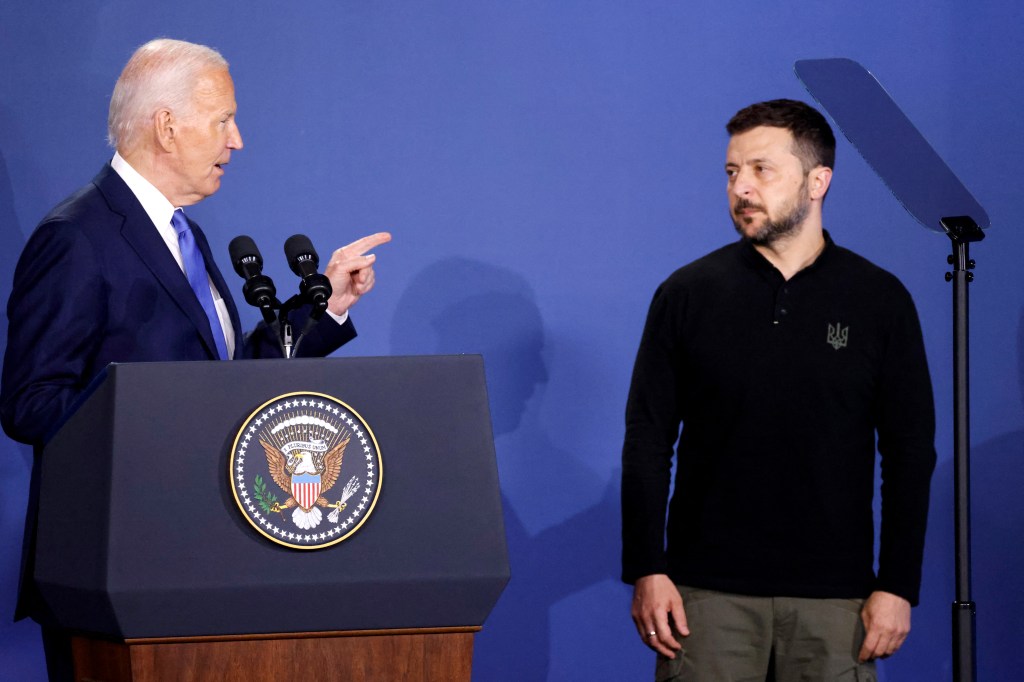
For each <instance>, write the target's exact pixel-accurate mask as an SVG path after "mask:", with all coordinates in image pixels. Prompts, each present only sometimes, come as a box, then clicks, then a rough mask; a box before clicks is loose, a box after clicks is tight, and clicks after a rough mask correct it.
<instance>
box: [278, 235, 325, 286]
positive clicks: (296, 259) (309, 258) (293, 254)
mask: <svg viewBox="0 0 1024 682" xmlns="http://www.w3.org/2000/svg"><path fill="white" fill-rule="evenodd" d="M284 255H285V258H287V259H288V267H290V268H291V269H292V272H294V273H295V274H296V275H299V276H300V277H303V276H304V275H305V274H306V273H303V272H302V265H301V264H303V263H312V264H313V270H314V272H315V271H316V267H317V266H318V265H320V257H319V256H317V254H316V249H314V248H313V242H311V241H310V240H309V237H307V236H306V235H304V234H293V235H292V236H291V237H288V239H287V240H285V242H284Z"/></svg>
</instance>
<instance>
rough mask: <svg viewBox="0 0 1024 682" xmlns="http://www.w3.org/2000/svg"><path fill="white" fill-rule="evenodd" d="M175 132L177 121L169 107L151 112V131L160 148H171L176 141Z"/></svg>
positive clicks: (164, 149) (169, 149)
mask: <svg viewBox="0 0 1024 682" xmlns="http://www.w3.org/2000/svg"><path fill="white" fill-rule="evenodd" d="M177 132H178V126H177V121H176V119H175V118H174V114H172V113H171V111H170V110H169V109H160V110H159V111H157V112H156V113H155V114H153V133H154V135H155V136H156V141H157V144H158V145H159V146H160V149H162V150H163V151H165V152H169V151H171V150H173V149H174V146H175V144H176V142H177V137H176V136H177Z"/></svg>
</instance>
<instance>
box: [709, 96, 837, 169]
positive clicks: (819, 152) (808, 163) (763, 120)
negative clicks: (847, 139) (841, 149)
mask: <svg viewBox="0 0 1024 682" xmlns="http://www.w3.org/2000/svg"><path fill="white" fill-rule="evenodd" d="M760 126H768V127H770V128H784V129H785V130H788V131H789V132H790V133H791V134H792V135H793V142H794V145H795V147H796V149H795V150H794V153H795V154H796V155H797V157H799V159H800V163H801V165H802V166H803V169H804V172H805V173H809V172H810V171H811V169H812V168H815V167H817V166H825V167H826V168H832V167H834V165H835V162H836V137H835V135H833V134H832V127H831V126H829V124H828V121H826V120H825V117H824V116H822V115H821V113H820V112H819V111H818V110H817V109H815V108H814V107H812V106H810V105H807V104H804V103H803V102H799V101H797V100H795V99H773V100H771V101H768V102H758V103H757V104H751V105H750V106H749V107H746V108H744V109H740V110H739V111H738V112H736V115H735V116H733V117H732V118H731V119H730V120H729V122H728V123H727V124H726V125H725V129H726V131H728V133H729V135H730V136H732V135H738V134H739V133H745V132H747V131H748V130H752V129H754V128H758V127H760Z"/></svg>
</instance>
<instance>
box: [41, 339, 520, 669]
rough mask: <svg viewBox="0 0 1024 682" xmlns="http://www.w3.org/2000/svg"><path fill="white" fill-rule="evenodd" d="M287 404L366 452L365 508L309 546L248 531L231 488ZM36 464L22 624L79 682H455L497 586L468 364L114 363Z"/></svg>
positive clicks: (494, 486)
mask: <svg viewBox="0 0 1024 682" xmlns="http://www.w3.org/2000/svg"><path fill="white" fill-rule="evenodd" d="M291 393H304V394H305V393H316V394H324V395H327V396H332V397H334V398H336V399H337V400H339V401H341V402H343V403H344V404H345V405H347V406H349V407H350V408H351V409H352V410H353V411H354V412H356V413H358V415H359V416H360V417H361V418H362V419H363V420H364V421H365V424H366V425H367V426H368V427H369V428H370V429H372V433H373V436H374V437H375V441H376V443H377V446H378V448H379V453H380V461H381V467H380V468H381V475H380V479H379V493H378V496H377V499H376V503H375V505H373V509H372V513H371V514H370V515H368V516H367V518H366V519H365V521H364V522H363V525H362V526H361V527H360V528H359V530H358V531H357V532H356V533H354V534H353V535H351V536H350V537H348V538H347V539H345V540H344V541H343V542H340V543H338V544H335V545H332V546H329V547H324V548H321V549H293V548H290V547H286V546H282V545H280V544H275V543H274V542H272V541H270V540H269V539H268V538H267V537H264V536H263V535H261V533H259V532H257V531H256V530H255V527H254V526H253V525H250V522H249V521H248V520H247V519H246V518H245V517H244V516H243V514H242V512H241V511H240V509H239V508H238V504H237V503H236V499H235V494H234V493H233V492H232V486H231V483H230V481H229V476H230V475H231V472H230V471H229V462H230V459H231V454H232V447H233V444H234V442H235V438H236V435H237V434H238V431H239V429H240V427H241V426H242V424H243V423H245V422H246V420H247V419H249V418H250V416H251V415H253V414H254V411H256V410H257V408H259V407H260V406H261V405H263V404H265V403H267V402H268V401H271V400H273V399H275V398H277V397H279V396H283V395H286V394H291ZM42 458H43V459H42V483H41V488H40V507H39V525H38V533H37V544H36V554H35V559H36V563H35V574H34V575H35V583H36V586H37V588H38V593H39V595H40V599H39V602H38V604H36V608H35V610H34V613H33V617H34V618H35V619H36V620H37V621H39V622H41V623H44V624H46V625H49V626H52V627H59V628H63V629H65V630H66V631H68V632H69V633H71V634H72V635H73V640H72V643H73V651H74V658H75V676H76V679H77V680H82V681H83V682H86V681H94V682H101V681H102V682H114V681H132V682H151V681H155V680H168V681H174V682H181V681H186V680H218V681H229V680H239V681H241V680H245V681H246V682H251V681H254V680H264V679H265V680H281V679H284V678H288V677H298V678H301V679H325V680H328V679H329V680H353V681H357V680H368V681H369V680H373V681H375V682H376V681H379V680H403V681H405V680H410V681H415V680H424V681H434V680H437V681H438V682H442V681H443V682H453V681H459V680H465V681H466V682H468V681H469V679H470V674H471V667H472V653H473V636H474V633H475V632H477V631H479V630H480V628H481V626H482V625H483V622H484V620H485V619H486V617H487V615H488V613H490V610H491V609H492V608H493V606H494V604H495V602H496V601H497V599H498V597H499V596H500V594H501V591H502V589H504V586H505V583H506V582H507V581H508V577H509V571H508V555H507V549H506V545H505V536H504V526H503V523H502V516H501V499H500V493H499V489H498V480H497V467H496V463H495V458H494V447H493V437H492V434H491V427H490V417H489V411H488V407H487V396H486V389H485V384H484V373H483V363H482V360H481V358H480V357H479V356H456V357H449V356H442V357H433V356H431V357H405V358H352V359H316V360H262V361H234V362H187V363H144V364H127V365H111V366H110V367H108V368H107V370H106V372H105V374H104V376H102V377H100V378H99V379H98V380H97V381H96V382H95V383H94V386H93V387H92V390H91V391H90V393H89V395H88V397H87V398H86V399H85V400H83V401H82V402H81V403H80V405H79V406H78V408H77V409H76V410H75V411H74V413H73V414H72V416H71V417H70V418H68V420H67V422H66V423H65V424H64V425H63V426H62V427H61V428H60V429H59V431H58V432H57V433H56V435H55V436H54V437H53V438H52V439H51V440H50V442H49V443H48V444H47V445H46V447H45V449H44V451H43V454H42ZM344 471H345V470H344V467H342V474H343V475H344Z"/></svg>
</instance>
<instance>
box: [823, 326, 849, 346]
mask: <svg viewBox="0 0 1024 682" xmlns="http://www.w3.org/2000/svg"><path fill="white" fill-rule="evenodd" d="M849 339H850V326H849V325H847V326H845V327H842V326H840V324H839V323H838V322H836V324H835V326H832V325H831V324H830V325H829V326H828V337H827V338H826V339H825V341H827V342H828V344H829V345H830V346H832V347H833V348H835V349H836V350H839V349H840V348H846V342H847V341H849Z"/></svg>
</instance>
